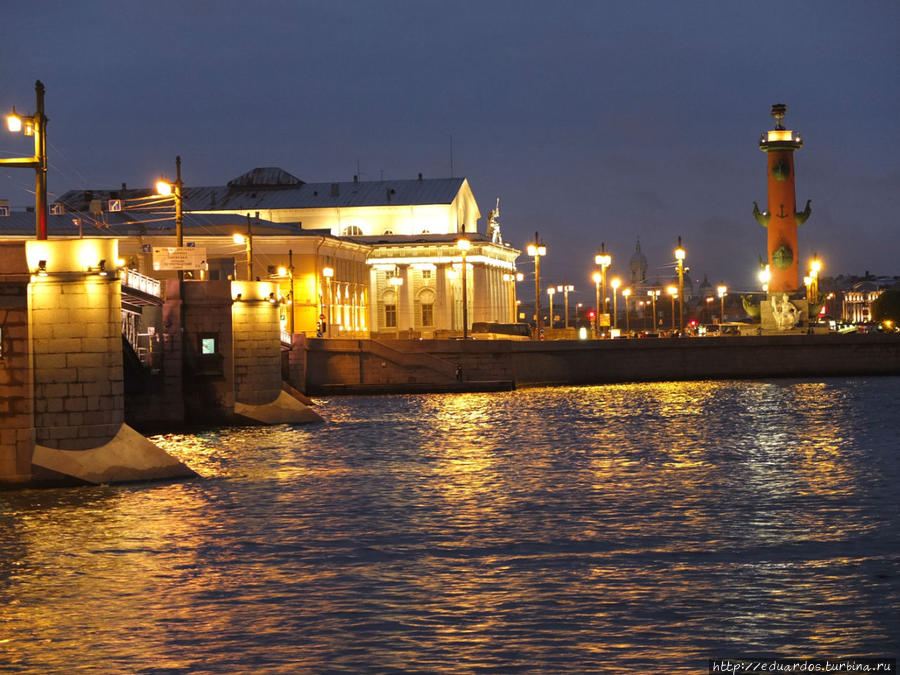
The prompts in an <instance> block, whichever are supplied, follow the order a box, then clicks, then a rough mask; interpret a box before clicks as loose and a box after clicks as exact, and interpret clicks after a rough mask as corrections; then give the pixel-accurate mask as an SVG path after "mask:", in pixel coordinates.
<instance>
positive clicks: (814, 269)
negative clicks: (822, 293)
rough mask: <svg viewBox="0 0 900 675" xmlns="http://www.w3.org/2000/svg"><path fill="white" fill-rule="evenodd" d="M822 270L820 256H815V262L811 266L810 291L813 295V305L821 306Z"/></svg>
mask: <svg viewBox="0 0 900 675" xmlns="http://www.w3.org/2000/svg"><path fill="white" fill-rule="evenodd" d="M821 269H822V263H821V261H820V260H819V256H818V255H814V256H813V261H812V262H811V263H810V265H809V278H810V285H809V287H810V291H811V293H812V304H813V305H818V304H819V270H821Z"/></svg>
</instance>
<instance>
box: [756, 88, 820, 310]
mask: <svg viewBox="0 0 900 675" xmlns="http://www.w3.org/2000/svg"><path fill="white" fill-rule="evenodd" d="M786 112H787V106H786V105H784V104H782V103H777V104H775V105H773V106H772V117H774V118H775V128H774V129H772V130H771V131H768V132H766V133H764V134H763V135H762V137H761V138H760V140H759V149H760V150H762V151H763V152H765V153H766V155H767V156H768V187H769V202H768V207H769V208H768V210H767V211H763V212H760V210H759V206H757V204H756V202H753V215H754V217H755V218H756V220H757V221H758V222H759V224H760V225H762V226H763V227H765V228H767V229H768V230H769V234H768V242H767V246H766V249H767V251H768V256H769V274H770V278H769V293H782V292H784V293H794V292H796V291H797V290H798V289H799V288H800V266H799V256H798V254H797V226H799V225H802V224H803V223H804V222H806V219H807V218H809V214H810V212H811V209H810V204H811V202H809V201H807V202H806V209H805V210H803V211H799V212H798V211H797V210H796V208H797V202H796V197H795V195H794V150H797V149H799V148H801V147H803V141H802V140H801V139H800V135H799V134H795V133H794V132H793V131H791V130H790V129H785V128H784V125H783V124H782V120H784V114H785V113H786Z"/></svg>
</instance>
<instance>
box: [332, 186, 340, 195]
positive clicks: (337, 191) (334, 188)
mask: <svg viewBox="0 0 900 675" xmlns="http://www.w3.org/2000/svg"><path fill="white" fill-rule="evenodd" d="M340 194H341V188H340V185H339V184H337V183H332V184H331V196H332V197H339V196H340Z"/></svg>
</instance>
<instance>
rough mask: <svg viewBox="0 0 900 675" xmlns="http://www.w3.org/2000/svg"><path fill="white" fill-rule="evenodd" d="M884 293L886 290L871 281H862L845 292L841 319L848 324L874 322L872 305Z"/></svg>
mask: <svg viewBox="0 0 900 675" xmlns="http://www.w3.org/2000/svg"><path fill="white" fill-rule="evenodd" d="M882 293H884V288H882V287H880V286H879V285H878V284H877V283H873V282H871V281H861V282H859V283H857V284H854V285H853V288H851V289H850V290H848V291H844V300H843V303H842V309H841V318H842V319H843V320H844V321H846V322H848V323H868V322H870V321H871V320H872V303H873V302H875V301H876V300H877V299H878V296H880V295H881V294H882Z"/></svg>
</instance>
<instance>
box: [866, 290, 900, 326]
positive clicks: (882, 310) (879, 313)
mask: <svg viewBox="0 0 900 675" xmlns="http://www.w3.org/2000/svg"><path fill="white" fill-rule="evenodd" d="M885 319H890V320H891V321H893V322H895V323H900V290H897V289H894V288H892V289H889V290H886V291H885V292H884V293H882V294H881V295H879V296H878V299H876V300H875V302H873V303H872V320H873V321H877V322H881V321H884V320H885Z"/></svg>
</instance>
